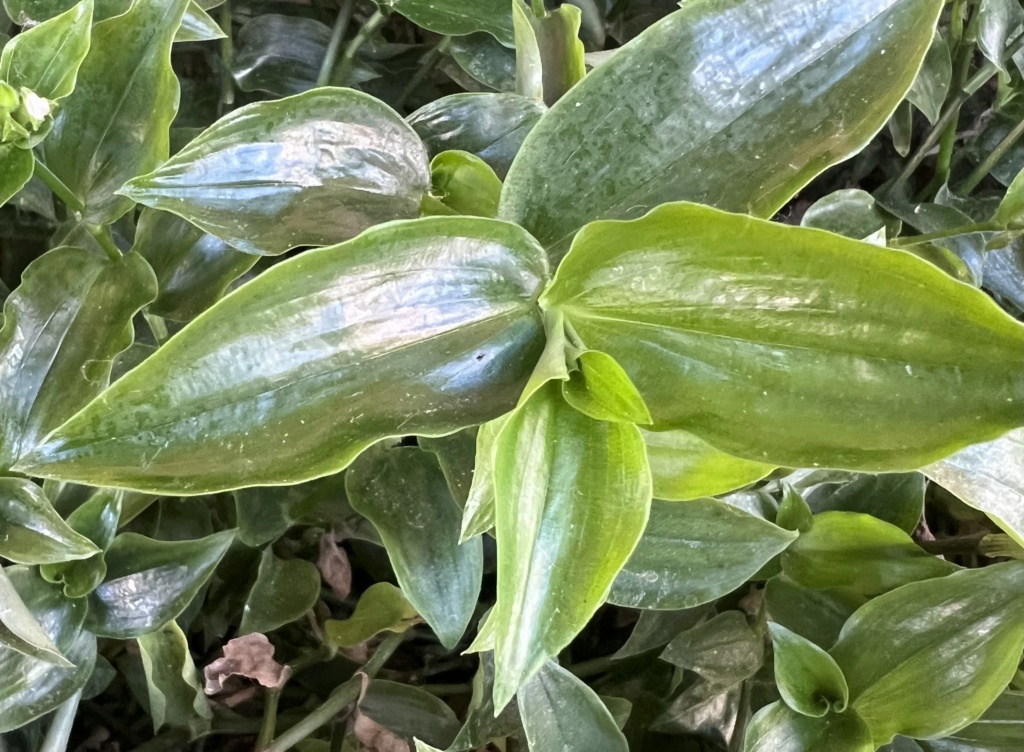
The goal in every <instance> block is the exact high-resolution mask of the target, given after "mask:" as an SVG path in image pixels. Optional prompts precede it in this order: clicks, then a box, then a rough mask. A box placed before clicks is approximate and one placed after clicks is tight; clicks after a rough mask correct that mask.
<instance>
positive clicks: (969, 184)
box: [960, 120, 1024, 196]
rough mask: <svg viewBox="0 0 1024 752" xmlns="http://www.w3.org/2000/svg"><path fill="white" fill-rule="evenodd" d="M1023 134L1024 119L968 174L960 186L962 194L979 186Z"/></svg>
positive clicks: (964, 194)
mask: <svg viewBox="0 0 1024 752" xmlns="http://www.w3.org/2000/svg"><path fill="white" fill-rule="evenodd" d="M1022 136H1024V120H1022V121H1020V122H1019V123H1017V125H1016V126H1014V128H1013V130H1012V131H1010V132H1009V133H1007V134H1006V137H1005V138H1004V139H1003V140H1002V141H1000V142H999V144H998V145H997V146H996V148H995V149H993V150H992V153H991V154H989V155H988V156H987V157H985V159H984V160H983V161H982V162H981V164H979V165H978V166H977V167H975V168H974V170H973V171H972V172H971V174H970V175H968V176H967V179H966V180H965V181H964V184H963V185H962V186H961V187H960V195H962V196H966V195H967V194H969V193H971V192H972V191H973V190H974V189H975V188H977V187H978V185H979V184H980V183H981V181H982V180H984V179H985V177H986V176H987V175H988V174H989V173H990V172H992V169H993V168H994V167H995V166H996V165H997V164H998V163H999V160H1000V159H1002V158H1003V157H1005V156H1006V152H1008V151H1009V150H1010V149H1012V148H1013V146H1014V145H1015V144H1016V143H1017V142H1018V141H1020V139H1021V137H1022Z"/></svg>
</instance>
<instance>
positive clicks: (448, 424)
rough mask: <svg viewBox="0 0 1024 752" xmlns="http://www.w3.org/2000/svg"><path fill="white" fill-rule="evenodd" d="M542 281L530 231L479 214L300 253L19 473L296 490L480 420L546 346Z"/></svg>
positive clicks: (170, 346)
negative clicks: (396, 447) (401, 440)
mask: <svg viewBox="0 0 1024 752" xmlns="http://www.w3.org/2000/svg"><path fill="white" fill-rule="evenodd" d="M441 274H443V275H444V279H445V284H443V285H439V284H438V278H439V277H438V275H441ZM546 275H547V267H546V259H545V258H544V254H543V251H542V250H541V249H540V247H539V246H538V245H537V244H536V242H535V241H533V240H532V239H531V238H530V237H529V236H528V235H527V234H526V233H525V232H524V231H523V230H521V229H519V228H517V227H514V226H512V225H509V224H506V223H504V222H497V221H495V220H489V219H480V218H475V217H434V218H428V219H420V220H414V221H411V222H400V223H394V224H390V225H387V226H384V227H380V228H374V229H372V230H370V231H368V232H366V233H364V234H362V235H361V236H360V237H359V238H357V239H355V240H352V241H349V242H348V243H345V244H343V245H340V246H335V247H332V248H325V249H322V250H314V251H307V252H305V253H302V254H301V255H299V256H297V257H295V258H293V259H289V260H288V261H285V262H283V263H280V264H277V265H275V266H274V267H273V268H272V269H270V270H268V271H266V272H264V273H263V274H261V275H260V276H259V277H257V278H256V279H255V280H254V281H252V282H250V283H249V284H247V285H245V286H243V287H242V288H240V289H239V290H237V291H235V292H234V293H232V294H231V295H229V296H228V297H227V298H225V299H224V300H222V301H220V302H219V303H217V304H216V305H215V306H213V307H212V308H211V309H209V310H208V311H206V312H205V313H204V314H203V315H201V316H200V317H199V318H197V319H196V320H195V321H193V322H192V323H191V324H189V325H188V326H187V327H186V328H185V329H183V330H182V331H181V332H180V333H179V334H177V335H176V336H174V337H173V338H171V340H170V341H168V342H167V343H166V344H165V345H164V346H163V347H161V348H160V350H159V351H157V353H156V354H154V355H153V356H151V357H150V358H148V359H147V360H146V361H144V362H143V363H142V365H141V366H139V367H138V368H136V369H135V370H133V371H131V372H130V373H129V374H128V375H126V376H124V377H122V378H121V379H120V380H119V381H117V382H115V384H114V385H113V386H112V387H111V388H110V389H108V390H107V391H106V392H105V393H104V394H103V395H102V396H101V397H99V398H98V399H97V400H95V401H94V402H93V403H92V404H91V405H90V406H89V407H87V408H86V409H85V410H83V411H82V412H80V413H79V414H78V415H77V416H76V417H75V418H73V419H72V420H70V421H68V422H67V423H66V424H64V426H63V427H62V428H61V429H60V430H58V431H57V432H55V433H54V434H52V435H51V436H50V438H49V440H48V441H47V442H46V443H45V444H44V445H42V446H40V447H39V448H38V449H36V450H35V452H34V453H33V454H32V455H31V456H30V457H28V458H25V459H24V460H23V461H22V463H21V467H23V468H24V469H26V470H27V469H29V468H31V472H32V473H34V474H36V475H42V476H45V477H51V476H61V477H63V478H66V479H71V478H74V479H75V480H77V481H81V482H86V483H90V484H92V485H100V486H121V487H129V488H135V489H138V490H146V491H151V492H155V493H160V492H172V493H177V494H179V495H195V494H202V493H208V492H211V491H215V490H225V489H230V488H238V487H240V486H250V485H283V484H289V483H297V482H300V481H303V480H308V479H310V478H315V477H319V476H323V475H328V474H332V473H335V472H337V471H339V470H341V469H343V468H344V467H346V466H347V465H348V464H349V463H351V462H352V460H353V459H354V458H355V457H356V456H357V455H358V454H359V453H360V452H361V451H363V450H364V449H365V448H366V447H368V446H370V445H371V444H373V443H375V442H376V441H378V440H380V439H382V438H385V437H387V436H394V435H396V434H399V435H400V434H421V435H423V434H437V435H443V434H446V433H451V432H452V431H454V430H457V429H460V428H464V427H466V426H470V425H476V424H479V423H482V422H484V421H487V420H491V419H493V418H496V417H497V416H499V415H501V414H503V413H505V412H507V411H508V410H510V409H511V408H512V407H513V406H514V405H515V403H516V400H517V398H518V397H519V394H520V393H521V392H522V390H523V385H524V384H525V383H526V380H527V378H528V377H529V374H530V371H531V370H532V368H533V364H534V363H535V362H536V361H537V358H538V357H539V355H540V353H541V351H542V348H543V334H542V326H541V315H540V312H539V310H538V308H537V305H536V302H535V301H536V297H537V294H538V292H539V289H540V287H541V285H543V283H544V280H545V278H546ZM453 291H457V293H458V294H457V295H455V294H453Z"/></svg>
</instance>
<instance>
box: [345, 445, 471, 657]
mask: <svg viewBox="0 0 1024 752" xmlns="http://www.w3.org/2000/svg"><path fill="white" fill-rule="evenodd" d="M345 490H346V491H347V492H348V497H349V500H350V502H351V504H352V507H353V509H355V510H356V511H357V512H359V513H360V514H362V515H363V516H365V517H366V518H367V519H369V520H370V522H372V523H373V525H374V527H376V528H377V531H378V532H379V533H380V537H381V539H382V540H383V541H384V547H385V548H386V549H387V551H388V558H390V559H391V564H392V566H393V567H394V568H395V576H396V577H397V578H398V584H399V585H400V586H401V588H402V592H403V593H404V594H405V597H406V598H408V599H409V602H410V603H411V604H412V605H413V607H414V608H415V609H416V611H417V612H419V613H420V614H421V615H422V616H423V618H424V620H425V621H426V622H427V624H429V625H430V627H431V629H433V630H434V632H436V633H437V636H438V638H439V639H440V640H441V644H442V645H444V646H445V647H446V648H448V649H449V650H451V649H452V648H454V647H455V645H456V644H457V643H458V641H459V639H460V638H461V637H462V635H463V633H464V632H465V631H466V627H467V626H468V625H469V621H470V619H471V618H472V617H473V611H474V610H475V608H476V602H477V599H478V598H479V596H480V578H481V576H482V575H483V547H482V544H481V541H480V540H479V539H477V540H472V541H467V542H466V543H464V544H462V545H459V542H458V541H459V528H460V525H461V521H462V515H461V514H460V511H459V507H458V505H457V504H456V503H455V499H453V498H452V495H451V491H449V490H448V483H447V482H446V481H445V478H444V474H443V473H442V472H441V468H440V466H439V465H438V462H437V458H436V457H434V456H433V455H431V454H430V453H428V452H424V451H422V450H420V449H418V448H417V447H397V448H394V449H388V448H386V447H384V446H383V445H378V446H377V447H375V448H374V449H371V450H369V451H367V452H365V453H364V454H363V455H362V456H360V457H359V458H358V459H357V460H356V461H355V462H354V463H353V464H352V467H350V468H349V470H348V472H347V473H346V474H345Z"/></svg>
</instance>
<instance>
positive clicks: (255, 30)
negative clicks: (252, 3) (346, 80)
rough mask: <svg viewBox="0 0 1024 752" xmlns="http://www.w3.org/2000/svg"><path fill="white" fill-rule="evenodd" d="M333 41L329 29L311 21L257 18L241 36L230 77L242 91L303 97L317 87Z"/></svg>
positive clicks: (310, 19)
mask: <svg viewBox="0 0 1024 752" xmlns="http://www.w3.org/2000/svg"><path fill="white" fill-rule="evenodd" d="M330 38H331V30H330V28H329V27H328V26H325V25H324V24H322V23H320V22H319V21H316V20H314V19H312V18H301V17H299V16H281V15H278V14H276V13H265V14H261V15H258V16H256V17H255V18H253V19H252V20H251V21H249V23H247V24H246V25H245V26H243V27H242V30H241V31H240V32H239V33H238V38H237V45H238V50H237V52H236V53H235V56H234V59H233V60H232V62H231V75H233V76H234V77H235V82H236V83H237V84H238V88H239V89H241V90H242V91H268V92H270V93H271V94H276V95H278V96H282V97H283V96H288V95H290V94H301V93H302V92H304V91H308V90H310V89H312V88H313V87H314V86H316V78H317V75H318V74H319V72H320V65H321V64H322V63H323V60H324V54H325V53H326V52H327V43H328V42H329V41H330Z"/></svg>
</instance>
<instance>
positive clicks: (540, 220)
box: [500, 0, 943, 258]
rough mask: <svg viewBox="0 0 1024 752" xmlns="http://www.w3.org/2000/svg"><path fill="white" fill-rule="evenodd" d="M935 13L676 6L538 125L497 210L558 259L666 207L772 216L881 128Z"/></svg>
mask: <svg viewBox="0 0 1024 752" xmlns="http://www.w3.org/2000/svg"><path fill="white" fill-rule="evenodd" d="M942 6H943V2H942V0H861V2H857V3H849V2H847V0H799V1H797V2H794V0H737V1H736V2H728V3H719V2H714V3H709V2H699V3H686V4H685V5H684V7H683V8H682V9H681V10H679V11H676V12H675V13H673V14H672V15H670V16H669V17H668V18H665V19H663V20H661V21H659V22H658V23H656V24H654V25H653V26H651V27H650V28H648V29H647V30H646V31H645V32H644V33H643V34H641V35H640V36H639V37H637V38H636V39H634V40H633V41H632V42H630V43H629V44H627V45H626V46H624V47H623V48H622V49H620V50H619V51H617V52H616V53H615V54H614V55H613V56H612V57H611V59H610V60H608V61H607V62H605V63H604V64H602V65H600V66H599V67H598V68H596V69H595V70H594V71H592V72H591V73H590V74H589V75H588V76H587V77H586V78H585V79H584V80H583V81H582V82H580V84H579V85H578V86H577V87H576V88H574V89H573V93H572V96H567V97H563V98H562V99H561V100H559V102H558V103H557V104H556V105H555V106H554V107H553V108H552V109H551V111H550V112H549V113H548V115H547V116H545V117H544V119H543V120H542V121H541V123H540V124H539V125H538V126H537V128H535V129H534V130H533V131H532V133H531V135H530V137H529V138H528V139H527V141H526V143H525V144H524V145H523V149H522V151H521V153H520V156H519V157H518V159H517V160H516V164H515V165H514V166H513V168H512V169H511V170H510V172H509V175H508V179H507V180H506V181H505V186H504V189H503V192H502V197H501V209H500V216H501V217H502V218H504V219H508V220H510V221H514V222H516V223H517V224H521V225H523V226H524V227H525V228H526V229H528V230H529V231H530V232H531V233H532V234H533V236H534V237H536V238H537V239H538V240H540V241H541V243H542V244H543V245H544V246H546V247H548V248H549V249H550V252H551V254H552V256H553V257H554V258H561V257H562V256H563V255H564V254H565V251H566V249H567V248H568V245H569V241H570V239H571V237H572V235H573V233H575V232H576V230H577V229H579V228H580V227H581V226H582V225H584V224H586V223H588V222H590V221H592V220H595V219H626V218H632V217H637V216H640V215H642V214H643V213H645V212H646V211H648V210H650V209H652V208H653V207H655V206H658V205H659V204H663V203H665V202H668V201H679V200H687V201H695V202H699V203H706V204H711V205H714V206H718V207H719V208H722V209H729V210H733V211H744V212H749V213H752V214H755V215H757V216H763V217H767V216H771V215H772V214H774V213H775V211H776V210H777V209H778V208H780V207H781V206H782V205H783V204H785V203H786V202H787V201H788V200H789V199H790V197H792V196H793V195H794V194H795V193H796V192H797V191H798V190H799V189H800V188H802V187H803V186H804V185H806V184H807V183H808V182H809V181H810V180H811V179H812V178H814V177H815V176H816V175H818V174H819V173H820V172H822V171H823V170H824V169H826V168H827V167H828V166H830V165H832V164H835V163H836V162H839V161H841V160H843V159H845V158H847V157H849V156H851V155H852V154H855V153H857V152H858V151H860V150H861V149H862V148H863V146H864V144H865V143H867V142H868V141H869V140H870V139H871V137H872V136H873V135H874V134H875V133H876V132H877V131H878V130H879V129H880V128H881V127H882V126H883V125H884V124H885V122H886V121H887V120H888V119H889V115H890V114H892V112H893V110H894V109H895V108H896V106H897V105H898V104H899V103H900V101H901V100H902V99H903V96H904V94H905V93H906V91H907V89H908V88H909V87H910V84H911V82H912V81H913V79H914V75H915V73H916V72H917V69H918V66H919V65H920V63H921V60H922V59H923V57H924V54H925V52H926V50H927V49H928V45H929V43H930V42H931V39H932V34H933V30H934V28H935V21H936V19H937V18H938V15H939V11H940V10H941V9H942ZM754 50H756V54H754V52H753V51H754ZM883 51H884V52H885V54H882V52H883ZM838 61H842V63H839V62H838ZM651 71H657V75H652V74H651ZM836 123H843V128H842V129H838V130H837V128H836V125H835V124H836Z"/></svg>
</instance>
